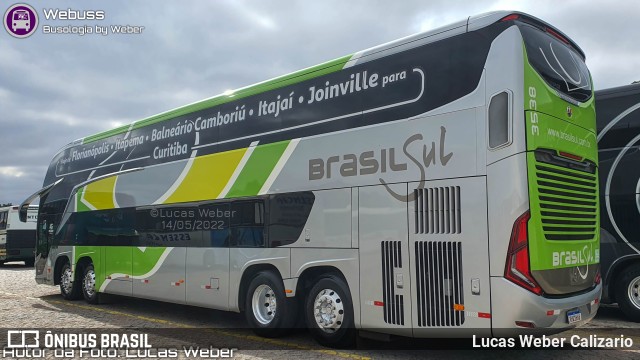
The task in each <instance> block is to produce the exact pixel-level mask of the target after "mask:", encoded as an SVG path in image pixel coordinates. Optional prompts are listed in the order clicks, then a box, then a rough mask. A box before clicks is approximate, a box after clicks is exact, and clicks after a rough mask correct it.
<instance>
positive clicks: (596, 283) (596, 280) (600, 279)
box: [593, 268, 602, 285]
mask: <svg viewBox="0 0 640 360" xmlns="http://www.w3.org/2000/svg"><path fill="white" fill-rule="evenodd" d="M600 281H602V276H601V275H600V268H598V271H597V272H596V277H595V278H594V279H593V284H594V285H600Z"/></svg>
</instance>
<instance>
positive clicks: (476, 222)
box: [24, 12, 601, 346]
mask: <svg viewBox="0 0 640 360" xmlns="http://www.w3.org/2000/svg"><path fill="white" fill-rule="evenodd" d="M584 59H585V57H584V54H583V52H582V50H581V49H580V48H579V47H578V46H577V45H576V44H575V43H574V42H573V41H572V40H571V39H569V38H568V37H567V36H566V35H564V34H563V33H562V32H561V31H560V30H558V29H556V28H554V27H553V26H551V25H549V24H547V23H545V22H543V21H541V20H539V19H536V18H534V17H532V16H529V15H526V14H522V13H512V12H495V13H489V14H484V15H480V16H472V17H469V18H467V19H464V20H462V21H459V22H456V23H454V24H451V25H448V26H445V27H442V28H439V29H436V30H433V31H429V32H424V33H420V34H417V35H412V36H409V37H406V38H403V39H400V40H397V41H393V42H390V43H387V44H383V45H380V46H376V47H374V48H371V49H368V50H364V51H359V52H357V53H355V54H351V55H348V56H344V57H341V58H338V59H335V60H333V61H329V62H326V63H323V64H320V65H318V66H314V67H311V68H308V69H304V70H301V71H298V72H295V73H292V74H289V75H285V76H282V77H278V78H275V79H272V80H269V81H265V82H262V83H258V84H256V85H253V86H249V87H245V88H241V89H238V90H235V91H233V92H226V93H225V94H223V95H220V96H216V97H213V98H210V99H206V100H203V101H200V102H197V103H194V104H191V105H188V106H185V107H181V108H177V109H174V110H171V111H167V112H164V113H161V114H159V115H156V116H152V117H149V118H146V119H143V120H140V121H137V122H134V123H132V124H130V125H126V126H123V127H120V128H117V129H113V130H110V131H107V132H104V133H99V134H96V135H93V136H89V137H86V138H83V139H79V140H77V141H74V142H72V143H70V144H68V145H67V146H65V147H64V148H63V149H62V150H60V151H59V152H58V153H57V154H56V155H55V156H54V157H53V160H52V162H51V165H50V167H49V169H48V171H47V174H46V178H45V181H44V185H45V187H44V188H43V189H42V190H40V191H38V192H36V193H35V194H34V196H32V197H30V198H29V199H27V201H25V203H24V204H27V203H28V202H29V201H30V199H31V198H35V197H37V196H40V197H41V200H40V204H41V206H40V213H39V218H38V222H39V226H38V229H39V233H38V246H37V260H36V280H37V281H38V282H39V283H46V284H56V285H59V286H60V290H61V292H62V295H63V296H64V297H65V298H67V299H74V298H78V297H84V298H85V299H86V300H87V301H88V302H90V303H95V302H97V301H98V299H99V295H100V294H101V293H112V294H120V295H127V296H134V297H140V298H148V299H156V300H162V301H167V302H173V303H178V304H187V305H195V306H203V307H209V308H215V309H222V310H230V311H236V312H244V313H245V314H246V317H247V321H248V322H249V324H250V325H251V326H252V327H253V328H254V329H255V331H256V332H257V333H258V334H260V335H263V336H277V335H282V334H283V333H285V332H286V330H287V329H289V328H291V327H292V326H294V325H296V324H294V321H295V320H296V319H297V318H301V316H298V312H300V313H302V314H304V315H303V316H302V318H303V319H304V320H305V323H306V326H307V327H309V328H310V330H311V333H312V334H313V336H314V337H315V338H316V339H317V340H318V341H319V342H320V343H321V344H324V345H330V346H344V345H347V344H350V343H352V342H353V341H354V338H355V336H356V334H357V332H358V331H359V332H360V333H361V334H363V335H371V333H372V332H375V333H383V334H390V335H399V336H413V337H443V336H444V337H460V336H470V335H471V334H475V335H478V336H492V335H493V336H499V335H512V334H514V333H518V332H522V331H524V332H531V331H540V332H557V331H561V330H563V329H566V328H570V327H573V326H577V325H580V324H584V323H585V322H587V321H589V320H590V319H591V318H593V316H594V315H595V313H596V310H597V308H598V303H599V298H600V293H601V285H600V277H599V275H598V274H599V264H598V262H599V233H598V231H597V229H598V222H599V212H598V198H597V195H598V186H597V185H598V181H597V150H596V134H595V115H594V108H593V95H592V86H591V78H590V74H589V71H588V69H587V67H586V65H585V62H584V61H585V60H584Z"/></svg>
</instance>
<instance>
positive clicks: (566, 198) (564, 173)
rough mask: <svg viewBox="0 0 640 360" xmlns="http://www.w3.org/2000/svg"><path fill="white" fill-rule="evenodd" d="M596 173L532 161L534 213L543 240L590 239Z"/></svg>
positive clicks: (594, 227) (595, 205) (594, 217)
mask: <svg viewBox="0 0 640 360" xmlns="http://www.w3.org/2000/svg"><path fill="white" fill-rule="evenodd" d="M596 176H597V175H596V174H590V173H588V172H584V171H580V170H574V169H570V168H567V167H561V166H558V165H555V164H550V163H546V162H540V161H536V186H537V188H538V202H539V205H540V208H539V214H538V215H539V216H540V219H541V221H542V231H543V233H544V236H545V238H546V239H547V240H591V239H593V238H594V237H595V236H596V230H597V209H598V201H597V196H598V189H597V186H598V183H597V180H596V179H597V178H596Z"/></svg>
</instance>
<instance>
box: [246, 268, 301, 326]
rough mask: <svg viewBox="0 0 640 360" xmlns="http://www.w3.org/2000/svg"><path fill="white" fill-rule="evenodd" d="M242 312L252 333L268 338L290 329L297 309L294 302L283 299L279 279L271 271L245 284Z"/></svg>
mask: <svg viewBox="0 0 640 360" xmlns="http://www.w3.org/2000/svg"><path fill="white" fill-rule="evenodd" d="M244 310H245V316H246V318H247V322H248V323H249V325H250V326H251V328H253V331H254V332H255V333H256V334H257V335H259V336H262V337H269V338H272V337H278V336H282V335H284V334H286V333H287V332H289V331H290V330H291V329H292V328H293V324H294V322H295V320H296V316H295V315H296V310H297V306H296V302H295V299H293V298H287V297H286V295H285V292H284V284H283V283H282V279H280V277H279V276H277V275H276V274H275V273H273V272H271V271H261V272H259V273H258V274H257V275H256V276H255V277H254V278H253V279H252V280H251V282H250V283H249V287H248V288H247V296H246V299H245V308H244Z"/></svg>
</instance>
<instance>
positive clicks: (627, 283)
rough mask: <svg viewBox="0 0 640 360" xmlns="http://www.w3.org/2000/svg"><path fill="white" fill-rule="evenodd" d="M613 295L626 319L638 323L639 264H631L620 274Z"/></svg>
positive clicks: (639, 302)
mask: <svg viewBox="0 0 640 360" xmlns="http://www.w3.org/2000/svg"><path fill="white" fill-rule="evenodd" d="M615 294H616V301H617V302H618V306H620V310H622V312H623V313H624V314H625V315H626V316H627V318H629V320H632V321H635V322H640V264H633V265H631V266H629V267H627V268H626V269H624V270H623V271H622V272H621V275H620V278H619V279H618V281H616V288H615Z"/></svg>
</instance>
